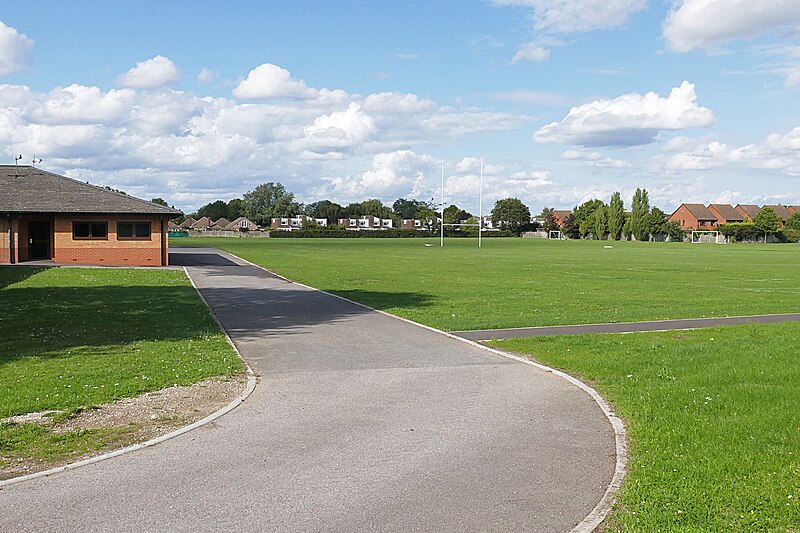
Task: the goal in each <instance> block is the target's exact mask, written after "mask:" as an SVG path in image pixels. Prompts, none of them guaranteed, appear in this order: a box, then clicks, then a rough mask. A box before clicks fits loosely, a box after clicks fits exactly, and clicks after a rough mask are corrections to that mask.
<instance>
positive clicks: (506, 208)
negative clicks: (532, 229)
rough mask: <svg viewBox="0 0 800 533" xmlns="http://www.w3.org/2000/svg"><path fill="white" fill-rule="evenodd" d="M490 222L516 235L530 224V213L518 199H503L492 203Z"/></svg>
mask: <svg viewBox="0 0 800 533" xmlns="http://www.w3.org/2000/svg"><path fill="white" fill-rule="evenodd" d="M492 221H493V222H494V223H495V224H499V225H500V227H502V228H503V229H508V230H510V231H511V232H513V233H518V232H519V231H520V228H522V226H526V225H528V224H530V223H531V211H530V209H528V206H526V205H525V204H523V203H522V200H520V199H519V198H503V199H502V200H497V201H496V202H495V203H494V209H492Z"/></svg>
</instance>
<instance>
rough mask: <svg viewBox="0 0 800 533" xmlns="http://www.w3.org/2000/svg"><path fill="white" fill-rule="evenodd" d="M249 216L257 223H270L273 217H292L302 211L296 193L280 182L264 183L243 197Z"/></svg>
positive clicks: (245, 209)
mask: <svg viewBox="0 0 800 533" xmlns="http://www.w3.org/2000/svg"><path fill="white" fill-rule="evenodd" d="M242 202H243V203H244V212H245V215H246V216H247V218H249V219H250V220H252V221H253V222H255V223H256V224H262V225H269V224H270V222H272V219H273V218H277V217H290V216H293V215H294V214H296V213H297V212H299V211H300V204H298V203H297V202H295V201H294V194H292V193H290V192H287V191H286V188H285V187H284V186H283V185H281V184H280V183H273V182H269V183H262V184H261V185H259V186H258V187H256V188H255V189H253V190H252V191H249V192H246V193H245V194H244V197H243V198H242Z"/></svg>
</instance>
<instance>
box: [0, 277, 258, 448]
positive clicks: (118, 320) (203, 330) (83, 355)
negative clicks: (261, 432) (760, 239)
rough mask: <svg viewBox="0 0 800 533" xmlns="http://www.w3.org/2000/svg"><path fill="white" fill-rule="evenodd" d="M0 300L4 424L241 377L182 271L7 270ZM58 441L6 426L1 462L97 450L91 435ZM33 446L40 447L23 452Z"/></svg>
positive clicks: (0, 429) (0, 281)
mask: <svg viewBox="0 0 800 533" xmlns="http://www.w3.org/2000/svg"><path fill="white" fill-rule="evenodd" d="M0 301H2V302H3V306H2V312H0V391H2V393H1V394H0V418H5V417H9V416H12V415H20V414H25V413H30V412H38V411H57V412H59V413H60V414H59V415H57V416H68V415H69V413H71V412H75V411H77V410H79V409H84V408H90V407H92V406H96V405H99V404H103V403H107V402H111V401H114V400H117V399H120V398H124V397H132V396H137V395H139V394H142V393H144V392H148V391H153V390H157V389H161V388H164V387H168V386H171V385H175V384H177V385H188V384H191V383H193V382H196V381H200V380H203V379H206V378H209V377H213V376H231V375H233V374H235V373H239V372H241V371H242V366H243V365H242V363H241V361H240V360H239V359H238V357H237V356H236V354H235V353H234V352H233V350H232V349H231V347H230V346H229V345H228V344H227V342H226V340H225V337H224V336H223V334H222V333H221V332H220V331H219V328H218V326H217V324H216V322H214V320H213V318H212V317H211V316H210V314H209V311H208V309H207V307H206V306H205V305H204V304H203V303H202V301H201V300H200V298H199V297H198V295H197V293H196V291H195V290H194V288H193V287H192V286H191V284H190V283H189V281H188V279H187V278H186V276H185V275H184V273H183V272H181V271H174V270H173V271H164V270H144V269H138V270H137V269H89V268H86V269H77V268H49V269H42V268H20V267H15V268H10V267H6V268H0ZM96 436H97V438H98V439H100V440H101V441H102V440H104V439H106V438H107V437H108V436H109V435H107V434H104V433H103V432H102V431H97V432H96ZM51 437H53V438H49V437H48V438H44V439H43V436H42V434H41V428H33V427H31V426H30V425H28V424H12V423H2V424H0V456H6V457H9V456H12V455H13V456H16V455H19V454H22V455H24V454H33V455H35V454H37V453H45V452H44V451H43V450H45V449H47V448H48V446H50V447H52V448H53V449H61V448H65V449H66V448H69V447H70V446H71V445H73V444H74V445H78V448H81V447H83V448H85V447H87V446H88V448H91V447H92V445H91V443H87V442H86V441H87V434H86V432H83V433H81V434H80V435H73V436H72V437H74V442H72V443H71V444H70V443H67V444H66V445H65V443H64V442H63V441H64V439H65V438H67V439H68V438H69V437H64V436H63V435H62V436H51ZM34 440H35V441H38V442H41V446H39V447H37V450H31V449H27V451H26V448H25V446H26V443H29V442H32V441H34ZM42 447H43V448H42Z"/></svg>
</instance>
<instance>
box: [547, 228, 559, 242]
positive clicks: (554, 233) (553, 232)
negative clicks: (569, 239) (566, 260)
mask: <svg viewBox="0 0 800 533" xmlns="http://www.w3.org/2000/svg"><path fill="white" fill-rule="evenodd" d="M547 238H548V239H555V240H558V241H560V240H561V238H562V237H561V232H560V231H558V230H551V231H550V233H548V235H547Z"/></svg>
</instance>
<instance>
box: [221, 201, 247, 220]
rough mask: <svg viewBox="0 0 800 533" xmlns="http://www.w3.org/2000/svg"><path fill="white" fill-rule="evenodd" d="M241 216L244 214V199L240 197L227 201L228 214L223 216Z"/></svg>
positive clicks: (230, 218) (229, 218) (231, 218)
mask: <svg viewBox="0 0 800 533" xmlns="http://www.w3.org/2000/svg"><path fill="white" fill-rule="evenodd" d="M241 216H244V201H243V200H242V199H241V198H234V199H233V200H231V201H230V202H228V214H227V215H226V216H225V218H227V219H228V220H236V219H237V218H239V217H241Z"/></svg>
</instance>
